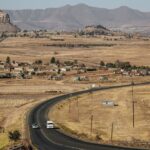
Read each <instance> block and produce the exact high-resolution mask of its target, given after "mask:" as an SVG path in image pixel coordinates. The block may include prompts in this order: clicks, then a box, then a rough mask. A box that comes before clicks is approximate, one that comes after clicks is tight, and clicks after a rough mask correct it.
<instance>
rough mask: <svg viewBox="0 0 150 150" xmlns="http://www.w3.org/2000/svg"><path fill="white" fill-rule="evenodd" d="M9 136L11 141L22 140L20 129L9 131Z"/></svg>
mask: <svg viewBox="0 0 150 150" xmlns="http://www.w3.org/2000/svg"><path fill="white" fill-rule="evenodd" d="M8 137H9V139H10V140H11V141H14V142H16V141H18V140H20V137H21V134H20V132H19V131H18V130H15V131H10V132H9V133H8Z"/></svg>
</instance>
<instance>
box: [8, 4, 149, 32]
mask: <svg viewBox="0 0 150 150" xmlns="http://www.w3.org/2000/svg"><path fill="white" fill-rule="evenodd" d="M7 13H8V14H9V15H10V17H11V19H12V21H13V22H14V24H16V25H17V26H19V27H20V28H21V29H50V30H76V29H81V28H84V27H85V26H86V25H99V24H101V25H103V26H106V27H107V28H114V29H115V28H116V29H121V30H125V29H134V30H136V29H137V28H138V30H140V29H143V28H148V29H149V26H150V13H149V12H141V11H139V10H135V9H131V8H129V7H126V6H122V7H119V8H116V9H105V8H96V7H90V6H88V5H85V4H78V5H75V6H71V5H66V6H64V7H60V8H47V9H36V10H31V9H26V10H7ZM143 26H144V27H143Z"/></svg>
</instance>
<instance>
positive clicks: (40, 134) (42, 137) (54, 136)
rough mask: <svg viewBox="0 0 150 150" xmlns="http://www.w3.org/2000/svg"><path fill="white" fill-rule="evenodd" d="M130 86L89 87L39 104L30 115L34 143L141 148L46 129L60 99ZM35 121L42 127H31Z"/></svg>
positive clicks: (47, 149) (82, 149)
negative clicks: (74, 136) (79, 137)
mask: <svg viewBox="0 0 150 150" xmlns="http://www.w3.org/2000/svg"><path fill="white" fill-rule="evenodd" d="M148 84H150V82H147V83H139V84H135V86H138V85H148ZM128 86H131V85H122V86H112V87H103V88H96V89H89V90H85V91H80V92H75V93H71V94H66V95H62V96H58V97H56V98H52V99H50V100H48V101H46V102H43V103H41V104H39V105H38V106H36V107H35V108H34V109H33V110H32V111H31V112H30V114H29V117H28V124H29V132H30V138H31V141H32V144H33V145H34V146H35V147H37V149H38V150H72V149H74V150H140V149H137V148H125V147H118V146H112V145H103V144H94V143H88V142H84V141H81V140H78V139H75V138H72V137H70V136H68V135H65V134H63V133H61V132H60V131H59V129H51V130H48V129H46V121H47V120H49V119H48V111H49V109H50V108H51V107H53V106H54V105H55V104H57V103H59V102H60V101H62V100H67V99H68V98H69V97H70V96H72V97H73V96H78V95H81V94H84V93H89V92H96V91H100V90H109V89H115V88H123V87H128ZM35 122H36V123H38V124H39V125H40V126H41V128H40V129H32V128H31V125H32V124H33V123H35Z"/></svg>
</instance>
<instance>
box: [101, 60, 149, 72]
mask: <svg viewBox="0 0 150 150" xmlns="http://www.w3.org/2000/svg"><path fill="white" fill-rule="evenodd" d="M100 66H102V67H107V68H121V69H125V70H132V69H150V67H148V66H135V65H131V64H130V62H122V61H120V60H117V61H116V62H115V63H105V62H104V61H101V62H100Z"/></svg>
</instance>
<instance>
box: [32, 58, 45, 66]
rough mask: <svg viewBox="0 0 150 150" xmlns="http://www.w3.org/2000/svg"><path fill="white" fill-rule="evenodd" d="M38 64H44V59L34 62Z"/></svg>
mask: <svg viewBox="0 0 150 150" xmlns="http://www.w3.org/2000/svg"><path fill="white" fill-rule="evenodd" d="M34 63H35V64H36V65H42V64H43V61H42V60H40V59H39V60H36V61H35V62H34Z"/></svg>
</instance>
